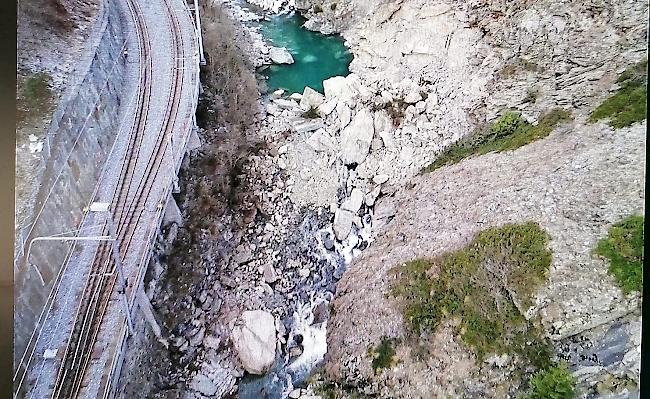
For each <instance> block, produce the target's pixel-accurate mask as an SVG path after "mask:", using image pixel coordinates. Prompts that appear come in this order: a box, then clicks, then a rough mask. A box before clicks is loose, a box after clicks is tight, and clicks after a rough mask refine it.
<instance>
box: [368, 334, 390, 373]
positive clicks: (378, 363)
mask: <svg viewBox="0 0 650 399" xmlns="http://www.w3.org/2000/svg"><path fill="white" fill-rule="evenodd" d="M396 342H397V341H396V340H395V339H391V338H388V337H382V339H381V342H380V343H379V345H377V348H375V349H370V350H369V351H368V352H369V354H370V355H371V356H372V358H373V359H372V369H373V371H374V372H375V374H377V372H378V371H380V370H381V369H385V368H389V367H391V366H392V365H393V364H394V362H395V348H393V345H395V344H396Z"/></svg>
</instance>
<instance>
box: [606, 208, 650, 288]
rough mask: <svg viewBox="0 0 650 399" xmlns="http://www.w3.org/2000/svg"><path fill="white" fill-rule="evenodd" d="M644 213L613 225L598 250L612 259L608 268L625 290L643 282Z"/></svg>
mask: <svg viewBox="0 0 650 399" xmlns="http://www.w3.org/2000/svg"><path fill="white" fill-rule="evenodd" d="M643 220H644V219H643V216H630V217H627V218H625V219H623V220H622V221H621V222H619V223H616V224H615V225H614V226H612V227H611V228H610V229H609V232H608V235H607V238H604V239H602V240H600V241H599V242H598V246H597V247H596V251H595V252H596V254H598V255H600V256H602V257H604V258H607V259H608V260H609V269H608V272H609V273H610V274H611V275H612V276H614V279H616V281H617V282H618V285H619V286H620V287H621V289H622V290H623V293H624V294H629V293H630V292H632V291H638V292H640V291H641V288H642V286H643Z"/></svg>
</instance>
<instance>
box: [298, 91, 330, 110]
mask: <svg viewBox="0 0 650 399" xmlns="http://www.w3.org/2000/svg"><path fill="white" fill-rule="evenodd" d="M324 100H325V97H323V95H322V94H320V93H319V92H317V91H316V90H314V89H312V88H311V87H309V86H306V87H305V90H304V91H303V93H302V98H301V99H300V109H302V110H303V111H309V110H310V109H311V108H318V107H319V106H320V105H321V104H322V103H323V101H324Z"/></svg>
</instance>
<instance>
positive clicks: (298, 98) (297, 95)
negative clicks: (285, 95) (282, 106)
mask: <svg viewBox="0 0 650 399" xmlns="http://www.w3.org/2000/svg"><path fill="white" fill-rule="evenodd" d="M289 98H290V99H292V100H294V101H298V102H300V101H301V100H302V94H300V93H293V94H292V95H290V96H289Z"/></svg>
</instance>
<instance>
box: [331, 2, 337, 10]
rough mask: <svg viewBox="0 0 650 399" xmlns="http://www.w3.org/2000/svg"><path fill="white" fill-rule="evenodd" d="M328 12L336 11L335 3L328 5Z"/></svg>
mask: <svg viewBox="0 0 650 399" xmlns="http://www.w3.org/2000/svg"><path fill="white" fill-rule="evenodd" d="M330 10H332V11H334V10H336V3H332V4H330Z"/></svg>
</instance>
